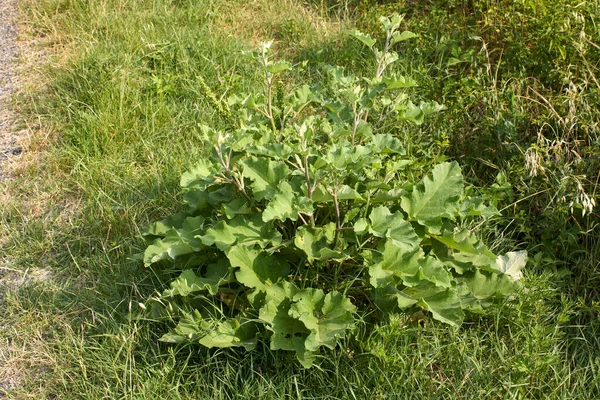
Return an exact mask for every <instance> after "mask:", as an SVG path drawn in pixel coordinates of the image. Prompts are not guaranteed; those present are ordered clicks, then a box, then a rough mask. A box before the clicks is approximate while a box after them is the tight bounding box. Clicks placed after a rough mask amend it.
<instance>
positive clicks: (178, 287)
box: [161, 260, 231, 298]
mask: <svg viewBox="0 0 600 400" xmlns="http://www.w3.org/2000/svg"><path fill="white" fill-rule="evenodd" d="M230 281H231V268H230V265H229V263H228V262H227V260H220V261H219V262H218V263H215V264H209V265H207V266H206V272H205V273H204V274H202V276H198V275H196V274H195V273H194V271H192V270H189V269H188V270H185V271H183V272H182V273H181V275H179V278H177V279H175V280H174V281H173V282H171V288H170V289H167V290H165V291H164V292H163V294H162V296H161V297H163V298H165V297H173V296H184V297H185V296H189V295H190V294H192V293H196V292H202V291H205V290H206V291H208V293H210V294H212V295H215V294H217V291H218V290H219V286H220V285H222V284H224V283H227V282H230Z"/></svg>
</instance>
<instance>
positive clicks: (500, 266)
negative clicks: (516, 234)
mask: <svg viewBox="0 0 600 400" xmlns="http://www.w3.org/2000/svg"><path fill="white" fill-rule="evenodd" d="M525 265H527V251H526V250H522V251H511V252H508V253H506V255H504V256H498V259H497V260H496V269H497V270H498V271H500V272H502V273H504V274H506V275H508V276H510V277H511V278H512V279H513V280H515V281H517V280H519V279H521V278H522V277H523V272H521V270H522V269H523V268H524V267H525Z"/></svg>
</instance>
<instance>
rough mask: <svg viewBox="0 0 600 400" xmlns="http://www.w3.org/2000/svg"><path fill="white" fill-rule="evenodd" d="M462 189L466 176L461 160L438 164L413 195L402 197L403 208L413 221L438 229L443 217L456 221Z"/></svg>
mask: <svg viewBox="0 0 600 400" xmlns="http://www.w3.org/2000/svg"><path fill="white" fill-rule="evenodd" d="M462 192H463V178H462V174H461V171H460V167H459V166H458V163H456V162H455V161H453V162H451V163H442V164H438V165H436V166H435V167H434V168H433V171H432V175H431V177H430V176H426V177H425V178H424V179H423V181H422V182H421V183H419V184H418V185H417V186H416V187H415V188H414V190H413V192H412V193H411V195H410V196H405V197H403V198H402V202H401V205H402V209H404V211H406V213H408V216H409V218H410V219H412V220H416V221H418V222H419V223H420V224H421V225H424V226H427V227H429V228H430V230H431V231H433V232H437V231H439V229H440V228H441V223H442V219H443V218H448V219H452V220H454V216H455V214H456V213H457V210H458V200H459V198H460V196H461V194H462Z"/></svg>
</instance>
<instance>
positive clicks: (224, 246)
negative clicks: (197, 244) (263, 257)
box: [201, 214, 281, 251]
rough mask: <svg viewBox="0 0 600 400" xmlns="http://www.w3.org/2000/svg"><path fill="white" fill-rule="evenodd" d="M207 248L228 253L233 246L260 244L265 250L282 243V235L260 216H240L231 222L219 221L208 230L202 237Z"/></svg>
mask: <svg viewBox="0 0 600 400" xmlns="http://www.w3.org/2000/svg"><path fill="white" fill-rule="evenodd" d="M201 239H202V243H204V244H205V245H206V246H212V245H215V246H216V247H217V248H218V249H219V250H222V251H227V250H228V249H229V248H230V247H232V246H233V245H241V244H243V245H246V246H253V245H255V244H258V245H259V246H260V247H262V248H264V247H266V246H268V245H275V246H276V245H278V244H279V243H281V234H280V233H279V232H278V231H277V229H275V228H274V227H273V223H271V222H264V221H263V220H262V218H261V215H260V214H254V215H252V216H251V217H248V216H244V215H238V216H236V217H234V218H233V219H232V220H230V221H225V220H222V221H219V222H218V223H217V224H216V225H215V226H213V227H212V228H209V229H207V230H206V233H205V234H204V235H202V236H201Z"/></svg>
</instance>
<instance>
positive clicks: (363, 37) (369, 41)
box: [346, 29, 376, 48]
mask: <svg viewBox="0 0 600 400" xmlns="http://www.w3.org/2000/svg"><path fill="white" fill-rule="evenodd" d="M346 33H347V34H348V35H350V36H352V37H353V38H355V39H358V40H360V41H361V42H363V43H364V44H365V45H366V46H367V47H368V48H372V47H373V45H374V44H375V42H376V40H375V39H373V37H372V36H371V35H369V34H368V33H362V32H361V31H359V30H356V29H353V30H348V31H346Z"/></svg>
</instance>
